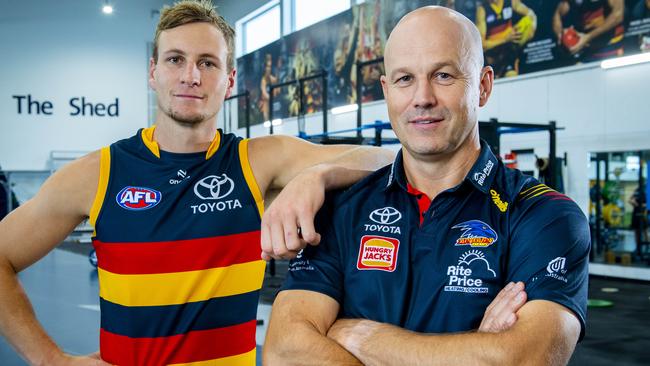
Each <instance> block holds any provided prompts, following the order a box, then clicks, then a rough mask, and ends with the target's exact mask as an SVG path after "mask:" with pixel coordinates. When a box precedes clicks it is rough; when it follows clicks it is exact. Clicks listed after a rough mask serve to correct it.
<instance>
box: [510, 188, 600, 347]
mask: <svg viewBox="0 0 650 366" xmlns="http://www.w3.org/2000/svg"><path fill="white" fill-rule="evenodd" d="M536 187H537V188H536ZM535 192H536V193H535ZM517 205H518V207H517V212H516V213H515V214H513V215H514V217H513V220H512V221H511V225H512V226H511V242H510V252H509V255H508V263H507V268H508V281H523V282H524V283H525V284H526V293H527V294H528V299H529V300H538V299H539V300H549V301H553V302H556V303H558V304H561V305H563V306H565V307H566V308H568V309H570V310H571V311H573V312H574V313H575V314H576V316H577V317H578V319H579V321H580V325H581V331H580V339H582V337H583V336H584V331H585V321H586V313H587V285H588V279H589V271H588V262H589V250H590V246H591V238H590V233H589V224H588V221H587V219H586V217H585V215H584V214H583V213H582V210H580V208H579V207H578V205H576V204H575V203H574V202H573V201H572V200H571V199H569V198H568V197H566V196H565V195H563V194H561V193H558V192H555V191H553V190H551V189H550V188H548V187H546V186H544V185H537V186H533V187H531V188H529V189H528V190H523V191H522V193H521V194H520V195H519V197H518V203H517Z"/></svg>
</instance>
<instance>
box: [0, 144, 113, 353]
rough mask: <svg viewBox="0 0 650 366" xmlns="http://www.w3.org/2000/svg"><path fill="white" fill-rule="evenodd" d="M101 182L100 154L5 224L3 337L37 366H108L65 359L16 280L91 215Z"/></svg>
mask: <svg viewBox="0 0 650 366" xmlns="http://www.w3.org/2000/svg"><path fill="white" fill-rule="evenodd" d="M98 180H99V152H96V153H92V154H90V155H88V156H86V157H84V158H81V159H80V160H78V161H76V162H73V163H71V164H69V165H68V166H66V167H64V168H62V169H61V170H60V171H59V172H57V173H56V174H54V175H53V176H52V177H50V178H49V179H48V180H47V181H46V182H45V184H44V185H43V187H42V188H41V189H40V191H39V192H38V193H37V195H36V196H35V197H34V198H33V199H31V200H29V201H27V202H26V203H25V204H24V205H22V206H21V207H19V208H18V209H16V210H15V211H13V212H12V213H11V214H9V215H8V216H7V217H6V218H5V219H4V220H2V221H0V333H1V334H2V335H3V336H5V337H6V338H7V340H8V341H9V343H11V344H12V346H13V347H15V348H16V350H17V351H18V352H19V353H20V354H21V355H22V357H23V358H25V359H26V360H27V361H28V362H29V363H30V364H32V365H44V364H47V365H58V364H79V365H81V364H87V365H91V364H94V363H96V364H97V365H102V364H104V363H101V361H99V360H95V361H92V360H90V358H73V357H69V356H66V355H64V354H63V352H62V351H61V350H60V349H59V348H58V347H57V345H56V344H55V343H54V341H53V340H52V339H51V338H50V337H49V336H48V335H47V334H46V332H45V330H44V329H43V327H42V326H41V325H40V324H39V323H38V321H37V320H36V317H35V314H34V310H33V309H32V306H31V304H30V302H29V299H28V298H27V295H26V294H25V291H24V290H23V288H22V286H21V285H20V283H19V282H18V278H17V273H18V272H20V271H22V270H23V269H25V268H27V267H28V266H30V265H31V264H33V263H34V262H36V261H37V260H39V259H40V258H42V257H43V256H45V255H46V254H47V253H48V252H49V251H51V250H52V249H53V248H54V247H55V246H56V245H57V244H58V243H60V242H61V241H62V240H63V239H65V237H66V236H67V235H68V234H69V233H70V232H71V231H72V230H74V228H75V227H76V226H77V225H78V224H79V223H80V222H81V221H82V220H83V219H84V218H85V217H86V216H87V215H88V212H89V211H90V207H91V205H92V202H93V200H94V195H95V192H96V189H97V182H98ZM75 362H78V363H75ZM84 362H86V363H84Z"/></svg>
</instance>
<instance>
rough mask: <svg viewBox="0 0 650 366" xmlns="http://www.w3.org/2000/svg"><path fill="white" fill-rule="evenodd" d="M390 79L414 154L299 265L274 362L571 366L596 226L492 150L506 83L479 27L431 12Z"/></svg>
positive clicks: (336, 208) (396, 34)
mask: <svg viewBox="0 0 650 366" xmlns="http://www.w3.org/2000/svg"><path fill="white" fill-rule="evenodd" d="M385 69H386V75H385V76H383V77H382V79H381V81H382V86H383V91H384V95H385V97H386V102H387V105H388V112H389V116H390V120H391V123H392V126H393V129H394V130H395V133H396V134H397V136H398V137H399V139H400V141H401V142H402V144H403V149H402V150H401V153H400V154H399V155H398V157H397V158H396V160H395V162H394V163H393V165H392V166H390V167H386V168H383V169H380V170H379V171H378V172H376V173H375V174H373V175H371V176H369V177H367V178H366V179H364V180H363V181H362V182H360V183H357V184H356V185H355V186H353V187H352V188H350V189H349V190H347V191H345V192H343V193H342V194H340V195H338V196H336V197H334V198H333V199H332V200H329V201H328V202H327V204H326V206H325V208H324V209H323V210H321V212H320V214H319V215H320V218H319V223H320V227H321V234H322V235H323V237H322V240H321V244H320V246H319V247H317V248H316V247H314V248H312V247H309V248H307V249H306V250H305V251H304V252H303V253H302V254H301V255H300V256H299V257H298V258H297V259H295V260H293V262H292V263H291V265H290V268H289V270H290V272H289V276H288V279H287V283H286V284H285V287H284V289H285V291H282V292H281V293H280V294H279V295H278V297H277V300H276V302H275V304H274V307H273V313H272V318H271V324H270V328H269V334H268V336H267V343H266V345H265V350H264V356H265V360H266V361H267V362H268V364H270V365H273V364H282V365H287V364H330V363H331V364H338V363H343V364H355V363H359V362H361V363H363V364H366V365H382V364H386V365H418V364H427V365H430V364H453V365H477V364H497V365H522V364H533V365H534V364H545V365H546V364H564V363H566V362H567V361H568V359H569V358H570V356H571V353H572V351H573V349H574V347H575V344H576V342H577V341H578V339H579V338H580V336H581V334H582V333H583V332H584V325H585V313H586V300H587V299H586V298H587V278H588V273H587V254H588V252H589V246H590V243H589V231H588V225H587V221H586V219H585V217H584V215H583V213H582V212H581V211H580V209H579V208H578V206H577V205H576V204H575V203H574V202H572V201H571V200H570V199H569V198H567V197H566V196H564V195H562V194H560V193H558V192H555V191H554V190H552V189H551V188H549V187H547V186H545V185H543V184H539V182H537V181H536V180H535V179H533V178H532V177H528V176H525V175H523V174H521V173H520V172H519V171H516V170H512V169H507V168H506V167H505V166H504V165H503V163H502V162H500V161H499V160H498V159H497V157H496V156H494V155H493V154H492V152H491V151H490V149H489V147H488V146H487V145H486V144H485V142H482V141H481V140H480V139H479V135H478V116H477V111H478V108H479V107H481V106H483V105H485V104H486V103H487V101H488V98H489V96H490V92H491V90H492V82H493V71H492V69H491V68H490V67H483V58H482V50H481V36H480V33H479V31H478V30H477V29H476V27H475V26H474V25H473V24H472V23H471V21H469V20H468V19H467V18H465V17H464V16H462V15H461V14H459V13H457V12H455V11H453V10H449V9H445V8H441V7H425V8H421V9H418V10H416V11H414V12H411V13H409V14H408V15H406V16H405V17H404V18H403V19H402V20H401V21H400V22H399V24H398V25H397V26H396V27H395V29H394V30H393V32H392V33H391V35H390V37H389V40H388V42H387V44H386V49H385ZM515 282H516V284H513V283H515ZM522 282H523V283H524V284H525V287H526V293H523V292H521V290H522V288H523V286H522ZM497 294H498V295H497ZM526 294H527V297H528V301H527V302H525V299H526ZM524 302H525V303H524ZM486 308H487V310H486ZM476 329H478V330H479V332H475V331H474V330H476ZM443 333H453V334H443Z"/></svg>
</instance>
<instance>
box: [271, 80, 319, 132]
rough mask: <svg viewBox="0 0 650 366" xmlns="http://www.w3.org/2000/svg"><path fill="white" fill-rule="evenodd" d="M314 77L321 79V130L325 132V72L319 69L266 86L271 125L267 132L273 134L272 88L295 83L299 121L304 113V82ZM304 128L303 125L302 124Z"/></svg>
mask: <svg viewBox="0 0 650 366" xmlns="http://www.w3.org/2000/svg"><path fill="white" fill-rule="evenodd" d="M314 79H320V81H321V88H322V94H321V98H322V106H321V108H322V113H323V132H324V133H326V132H327V113H328V111H327V94H328V90H327V72H325V70H321V71H320V72H317V73H315V74H312V75H309V76H305V77H302V78H299V79H296V80H289V81H284V82H281V83H276V84H271V85H268V86H267V90H268V92H269V121H270V122H271V125H270V126H269V134H270V135H273V100H274V96H273V90H275V89H277V88H282V87H285V86H289V85H294V84H295V85H296V87H297V90H298V101H299V104H298V105H299V109H298V121H299V122H300V119H301V118H304V115H305V101H304V99H305V82H306V81H310V80H314ZM303 129H304V126H303Z"/></svg>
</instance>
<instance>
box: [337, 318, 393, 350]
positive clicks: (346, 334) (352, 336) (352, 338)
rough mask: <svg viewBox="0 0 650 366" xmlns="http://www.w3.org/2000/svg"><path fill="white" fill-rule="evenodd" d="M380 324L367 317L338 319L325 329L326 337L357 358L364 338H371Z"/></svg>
mask: <svg viewBox="0 0 650 366" xmlns="http://www.w3.org/2000/svg"><path fill="white" fill-rule="evenodd" d="M381 326H383V324H382V323H379V322H376V321H372V320H368V319H338V320H337V321H335V322H334V324H332V326H331V327H330V329H329V330H328V331H327V337H328V338H330V339H332V340H334V341H335V342H336V343H338V344H340V345H341V347H343V348H345V349H346V350H347V351H348V352H350V353H351V354H352V355H354V356H355V357H357V358H359V357H360V355H361V346H362V345H363V344H364V343H365V339H367V338H371V337H372V336H373V334H374V333H375V331H376V330H377V329H379V327H381Z"/></svg>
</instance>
